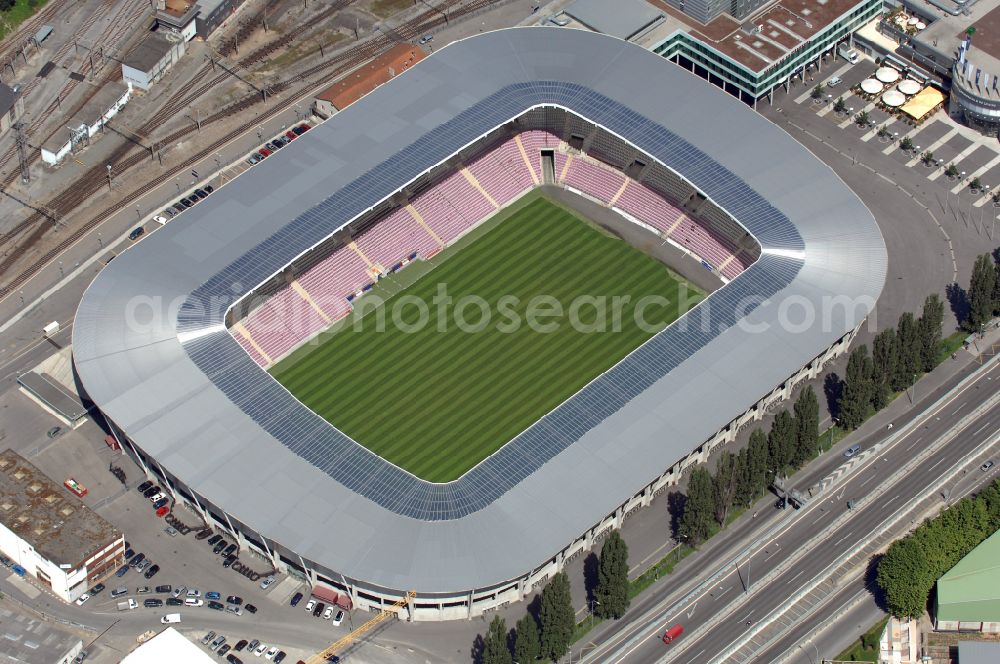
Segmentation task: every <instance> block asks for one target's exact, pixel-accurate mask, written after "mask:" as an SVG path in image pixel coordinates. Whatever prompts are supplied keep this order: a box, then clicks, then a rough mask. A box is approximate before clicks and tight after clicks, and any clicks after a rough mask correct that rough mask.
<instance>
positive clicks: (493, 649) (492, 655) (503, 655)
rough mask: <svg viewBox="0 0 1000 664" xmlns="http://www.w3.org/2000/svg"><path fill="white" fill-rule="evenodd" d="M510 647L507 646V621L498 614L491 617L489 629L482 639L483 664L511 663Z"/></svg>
mask: <svg viewBox="0 0 1000 664" xmlns="http://www.w3.org/2000/svg"><path fill="white" fill-rule="evenodd" d="M512 662H513V659H512V658H511V656H510V648H508V647H507V622H506V621H505V620H504V619H503V618H502V617H500V616H496V617H495V618H493V622H491V623H490V629H489V631H488V632H486V638H485V639H483V664H511V663H512Z"/></svg>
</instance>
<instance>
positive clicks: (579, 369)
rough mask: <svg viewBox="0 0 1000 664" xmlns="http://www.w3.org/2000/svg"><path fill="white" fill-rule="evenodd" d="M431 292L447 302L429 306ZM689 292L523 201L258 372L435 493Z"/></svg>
mask: <svg viewBox="0 0 1000 664" xmlns="http://www.w3.org/2000/svg"><path fill="white" fill-rule="evenodd" d="M408 273H409V274H408ZM439 289H445V291H446V293H447V295H448V296H449V297H450V298H452V300H451V304H450V306H448V305H446V304H444V303H443V300H442V298H441V297H438V299H437V300H435V296H436V295H440V291H439ZM684 289H686V290H684ZM681 293H684V295H679V294H681ZM540 296H541V297H543V298H544V299H542V300H540V299H538V298H539V297H540ZM616 296H617V297H618V298H619V300H618V301H617V302H615V301H613V299H612V298H614V297H616ZM649 296H652V297H649ZM701 296H702V294H701V293H699V292H698V291H696V290H695V288H694V287H693V286H689V285H687V284H686V282H683V281H682V280H681V279H679V278H678V277H677V276H676V275H675V274H674V273H672V272H671V271H670V270H669V269H668V268H667V267H666V266H665V265H663V264H662V263H660V262H658V261H657V260H655V259H653V258H651V257H649V256H646V255H645V254H643V253H642V252H640V251H639V250H637V249H635V248H633V247H632V246H630V245H628V244H626V243H625V242H623V241H622V240H619V239H617V238H615V237H612V236H611V235H609V234H607V233H606V232H604V231H602V230H600V229H598V228H597V227H595V226H593V225H591V224H590V223H588V222H586V221H584V220H582V219H581V218H579V217H577V216H576V215H575V214H574V213H571V212H569V211H567V210H566V209H564V208H562V207H560V206H558V205H556V204H555V203H553V202H550V201H549V200H547V199H545V198H543V197H541V196H540V195H537V194H533V195H530V197H526V198H525V199H522V201H521V202H519V204H515V206H512V207H511V208H509V209H508V210H505V211H503V212H501V213H500V214H499V215H497V216H496V217H494V219H492V220H490V221H488V222H487V223H486V224H484V225H483V226H481V227H480V228H478V229H476V231H475V232H474V234H470V235H469V236H466V237H465V238H463V239H462V240H461V241H460V242H459V243H458V244H457V245H455V246H453V247H450V248H449V249H448V250H446V251H445V252H443V253H442V254H440V255H439V256H437V257H435V258H434V259H433V260H432V261H431V262H430V263H423V262H419V261H418V262H417V263H415V264H413V265H412V266H408V267H406V268H404V269H403V270H402V271H401V272H399V273H397V274H396V275H392V276H390V277H388V278H386V279H384V280H383V281H382V282H381V283H380V285H379V287H378V288H377V289H376V291H375V292H374V293H373V294H370V295H366V296H364V297H363V298H361V299H360V300H359V301H358V302H357V303H356V311H355V314H356V315H355V316H354V319H353V320H352V319H351V317H348V318H347V319H345V321H342V322H341V324H339V325H337V326H336V327H335V328H333V329H331V330H330V331H329V332H327V333H324V335H322V336H321V337H320V338H319V339H318V343H313V344H308V345H306V346H304V347H303V348H300V349H299V350H298V351H296V352H294V353H292V354H291V355H290V356H289V357H287V358H285V359H284V360H282V361H281V362H279V363H278V364H277V365H275V366H274V367H272V369H271V373H272V375H273V376H274V377H275V378H276V379H277V380H278V381H279V382H280V383H281V384H282V385H284V386H285V387H286V388H287V389H288V390H289V391H290V392H291V393H292V394H294V395H295V396H296V397H297V398H298V399H299V400H300V401H302V403H304V404H305V405H306V406H308V407H309V408H311V409H312V410H313V411H314V412H316V413H317V414H319V415H320V416H321V417H324V418H325V419H326V420H328V421H329V422H330V423H331V424H333V425H334V426H336V427H338V428H339V429H340V430H341V431H343V432H344V433H346V434H347V435H349V436H351V437H352V438H353V439H354V440H356V441H357V442H358V443H360V444H362V445H364V446H365V447H367V448H368V449H370V450H372V451H373V452H375V453H376V454H378V455H379V456H381V457H383V458H384V459H386V460H388V461H390V462H392V463H394V464H396V465H398V466H400V467H401V468H403V469H405V470H407V471H409V472H411V473H413V474H414V475H416V476H417V477H421V478H423V479H426V480H428V481H431V482H448V481H451V480H454V479H457V478H458V477H460V476H461V475H462V474H463V473H465V472H466V471H467V470H469V469H470V468H472V467H473V466H475V465H476V464H477V463H479V462H480V461H481V460H482V459H484V458H486V457H487V456H489V455H490V454H492V453H493V452H495V451H496V450H497V449H499V448H500V447H502V446H503V445H504V444H505V443H506V442H508V441H509V440H511V439H512V438H513V437H514V436H516V435H517V434H518V433H520V432H521V431H523V430H525V429H526V428H528V427H529V426H530V425H531V424H532V423H533V422H535V421H536V420H538V419H539V418H540V417H541V416H542V415H544V414H545V413H547V412H548V411H550V410H552V409H553V408H554V407H555V406H557V405H558V404H559V403H561V402H562V401H565V400H566V399H567V398H568V397H570V396H571V395H573V393H575V392H576V391H578V390H579V389H580V388H582V387H583V386H584V385H586V384H587V383H588V382H589V381H591V380H592V379H594V378H595V377H596V376H598V375H599V374H600V373H601V372H603V371H605V370H607V369H609V368H610V367H611V366H613V365H614V364H615V363H616V362H617V361H619V360H620V359H622V358H623V357H625V356H626V355H628V353H629V352H631V351H632V350H633V349H635V348H636V347H637V346H639V345H640V344H641V343H642V342H643V341H645V340H646V339H648V338H649V337H651V336H652V335H653V334H655V332H656V330H658V329H662V328H663V327H665V326H666V325H667V324H669V322H670V321H673V320H674V319H676V318H677V316H678V309H679V305H678V302H679V301H680V300H681V299H682V298H685V302H686V303H687V304H688V305H690V304H691V303H692V302H695V301H697V300H698V299H700V297H701ZM470 297H472V298H476V300H475V301H473V300H470ZM626 297H627V298H628V300H627V301H625V298H626ZM582 298H586V299H582ZM643 298H646V299H645V300H643ZM602 299H603V300H604V301H605V304H606V306H605V312H606V315H603V316H602V315H600V314H599V308H598V303H599V302H601V301H602ZM366 300H368V303H366ZM376 301H377V302H382V303H383V304H382V305H381V306H379V307H375V306H374V305H373V304H372V303H373V302H376ZM640 301H645V302H647V303H649V302H652V304H651V305H648V306H646V307H645V309H644V310H643V315H642V320H643V321H645V322H647V323H650V324H651V325H645V324H644V325H640V323H639V322H638V321H637V319H636V316H635V312H636V309H637V304H638V303H639V302H640ZM462 302H465V303H468V302H473V304H469V305H468V306H464V307H463V306H459V305H460V303H462ZM484 303H485V304H484ZM486 305H488V307H487V306H486ZM574 305H576V309H575V312H576V313H577V314H578V315H577V317H576V319H577V321H578V322H577V324H574V323H573V322H572V321H573V320H574V319H573V317H572V316H571V314H572V313H573V312H574ZM559 307H561V309H562V313H563V315H562V316H557V315H545V316H538V315H536V316H535V318H534V321H533V322H534V324H529V315H528V314H529V313H535V314H545V313H551V312H552V311H558V308H559ZM615 309H617V310H618V311H620V315H619V316H617V318H618V320H620V324H616V321H615V318H616V317H615V316H614V312H615ZM362 310H367V311H365V312H362ZM459 314H462V315H461V316H460V315H459ZM379 318H381V319H383V320H384V321H385V323H384V326H383V327H380V326H379V325H378V324H377V322H378V319H379ZM422 321H426V323H425V324H421V323H422ZM460 321H464V323H465V324H464V325H462V324H460ZM602 322H603V331H602Z"/></svg>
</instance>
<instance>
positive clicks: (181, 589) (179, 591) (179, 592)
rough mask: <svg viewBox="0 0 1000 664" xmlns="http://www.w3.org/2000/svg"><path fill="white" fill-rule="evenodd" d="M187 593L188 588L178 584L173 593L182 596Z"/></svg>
mask: <svg viewBox="0 0 1000 664" xmlns="http://www.w3.org/2000/svg"><path fill="white" fill-rule="evenodd" d="M185 593H187V588H185V587H184V586H177V587H176V588H174V591H173V593H172V594H173V596H174V597H180V596H181V595H183V594H185Z"/></svg>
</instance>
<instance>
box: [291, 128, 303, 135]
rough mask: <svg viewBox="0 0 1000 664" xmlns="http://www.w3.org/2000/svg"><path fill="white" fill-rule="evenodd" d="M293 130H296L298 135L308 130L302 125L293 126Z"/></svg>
mask: <svg viewBox="0 0 1000 664" xmlns="http://www.w3.org/2000/svg"><path fill="white" fill-rule="evenodd" d="M292 131H293V132H295V135H296V136H301V135H302V134H304V133H306V130H305V129H303V128H302V127H292Z"/></svg>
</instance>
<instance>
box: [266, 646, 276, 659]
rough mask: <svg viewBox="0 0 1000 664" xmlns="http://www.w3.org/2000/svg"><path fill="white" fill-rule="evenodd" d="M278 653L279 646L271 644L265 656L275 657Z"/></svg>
mask: <svg viewBox="0 0 1000 664" xmlns="http://www.w3.org/2000/svg"><path fill="white" fill-rule="evenodd" d="M277 654H278V648H277V647H276V646H271V647H270V648H268V649H267V652H266V653H264V658H265V659H274V656H275V655H277Z"/></svg>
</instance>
